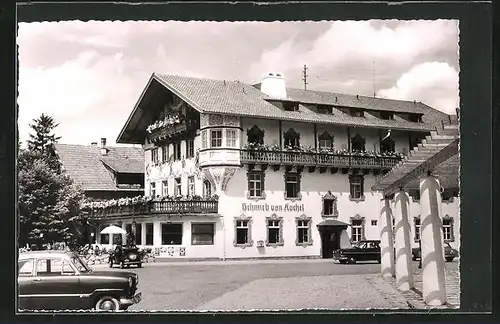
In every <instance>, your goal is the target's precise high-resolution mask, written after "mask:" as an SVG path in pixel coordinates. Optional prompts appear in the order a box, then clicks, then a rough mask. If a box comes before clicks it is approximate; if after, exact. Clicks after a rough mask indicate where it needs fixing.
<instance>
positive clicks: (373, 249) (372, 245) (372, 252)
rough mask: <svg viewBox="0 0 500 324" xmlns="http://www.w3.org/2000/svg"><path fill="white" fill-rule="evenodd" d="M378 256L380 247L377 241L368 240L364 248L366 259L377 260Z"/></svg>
mask: <svg viewBox="0 0 500 324" xmlns="http://www.w3.org/2000/svg"><path fill="white" fill-rule="evenodd" d="M379 257H380V247H379V245H378V243H377V242H369V243H368V246H367V250H366V261H377V260H378V259H379Z"/></svg>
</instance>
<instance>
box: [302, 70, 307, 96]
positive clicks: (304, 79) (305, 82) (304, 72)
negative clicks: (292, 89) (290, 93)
mask: <svg viewBox="0 0 500 324" xmlns="http://www.w3.org/2000/svg"><path fill="white" fill-rule="evenodd" d="M302 81H304V90H307V65H305V64H304V69H303V70H302Z"/></svg>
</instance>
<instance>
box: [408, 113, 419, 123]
mask: <svg viewBox="0 0 500 324" xmlns="http://www.w3.org/2000/svg"><path fill="white" fill-rule="evenodd" d="M408 120H409V121H411V122H414V123H421V122H422V115H418V114H410V115H409V116H408Z"/></svg>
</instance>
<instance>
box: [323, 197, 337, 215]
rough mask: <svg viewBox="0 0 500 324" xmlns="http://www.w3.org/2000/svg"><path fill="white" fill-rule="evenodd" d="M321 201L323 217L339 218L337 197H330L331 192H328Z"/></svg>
mask: <svg viewBox="0 0 500 324" xmlns="http://www.w3.org/2000/svg"><path fill="white" fill-rule="evenodd" d="M322 201H323V210H322V216H323V217H338V216H339V212H338V210H337V197H335V196H334V195H332V192H331V191H328V193H327V194H326V195H325V196H323V197H322Z"/></svg>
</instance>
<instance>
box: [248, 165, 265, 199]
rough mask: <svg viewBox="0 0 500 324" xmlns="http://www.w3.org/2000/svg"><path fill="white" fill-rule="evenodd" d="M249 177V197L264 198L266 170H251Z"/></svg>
mask: <svg viewBox="0 0 500 324" xmlns="http://www.w3.org/2000/svg"><path fill="white" fill-rule="evenodd" d="M247 177H248V197H249V198H263V197H264V172H263V171H250V172H248V174H247Z"/></svg>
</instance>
